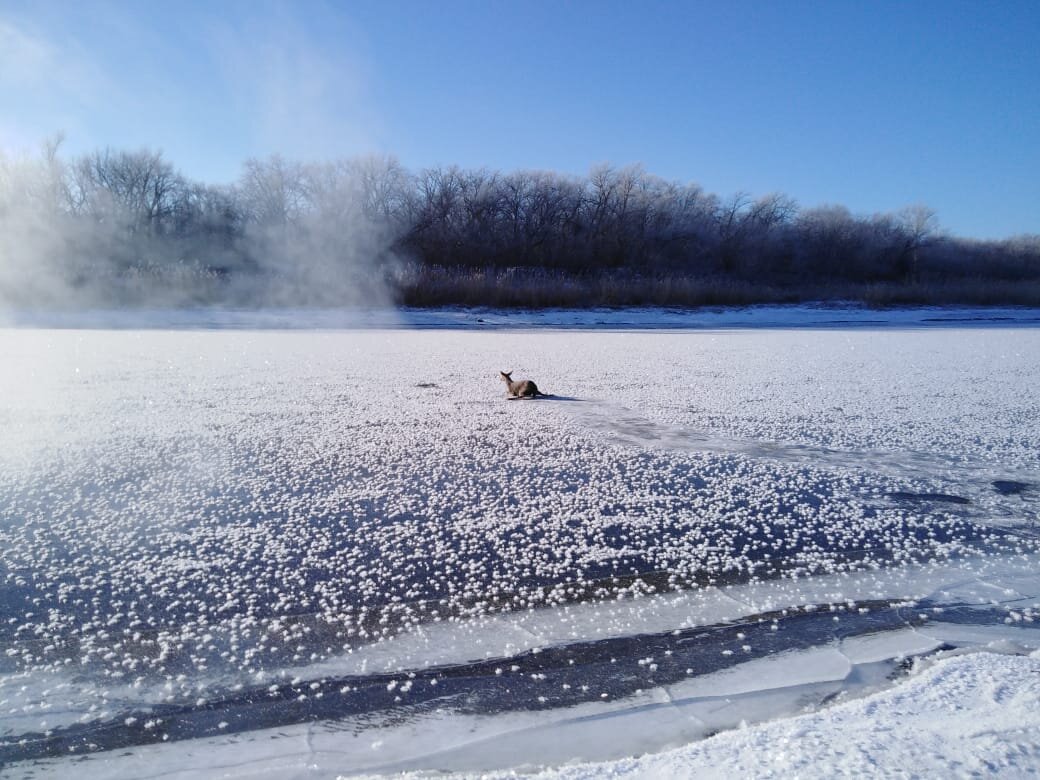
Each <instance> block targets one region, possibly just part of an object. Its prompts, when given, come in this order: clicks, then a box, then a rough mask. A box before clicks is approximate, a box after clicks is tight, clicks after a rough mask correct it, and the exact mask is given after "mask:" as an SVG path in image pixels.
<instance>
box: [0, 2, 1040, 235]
mask: <svg viewBox="0 0 1040 780" xmlns="http://www.w3.org/2000/svg"><path fill="white" fill-rule="evenodd" d="M59 130H61V131H64V132H65V134H66V137H67V140H66V145H65V151H66V153H67V154H78V153H80V152H83V151H87V150H91V149H95V148H99V147H104V146H112V147H116V148H130V149H137V148H141V147H148V148H152V149H161V150H162V151H163V152H164V153H165V155H166V157H167V158H168V159H169V160H170V161H171V162H173V163H174V164H175V165H176V166H177V167H178V168H179V169H180V170H182V171H183V172H184V173H185V174H187V175H189V176H191V177H194V178H198V179H202V180H205V181H209V182H213V183H219V182H227V181H231V180H233V179H234V178H235V177H236V176H237V174H238V171H239V166H240V164H241V162H242V161H243V160H244V159H246V158H248V157H252V156H266V155H267V154H270V153H273V152H280V153H282V154H284V155H285V156H288V157H293V158H300V159H329V158H333V157H340V156H353V155H356V154H366V153H371V152H380V153H389V154H393V155H396V156H397V157H398V158H399V159H400V160H401V162H402V163H403V164H404V165H406V166H407V167H409V168H411V169H418V168H422V167H425V166H430V165H435V164H453V163H454V164H459V165H461V166H464V167H482V166H483V167H488V168H492V169H499V170H513V169H517V168H532V169H551V170H557V171H562V172H569V173H585V172H587V171H588V169H589V168H590V167H591V166H592V165H595V164H598V163H603V162H610V163H614V164H617V165H624V164H628V163H642V164H643V165H644V166H645V168H646V169H647V170H648V171H650V172H652V173H656V174H658V175H660V176H662V177H664V178H666V179H673V180H680V181H684V182H685V181H694V182H697V183H699V184H700V185H701V186H702V187H704V189H706V190H708V191H709V192H715V193H718V194H720V195H723V196H727V195H731V194H733V193H736V192H738V191H746V192H749V193H751V194H753V195H762V194H766V193H768V192H774V191H779V192H784V193H786V194H788V195H790V196H792V197H794V198H795V199H796V200H797V201H798V202H799V204H800V205H802V206H804V207H811V206H816V205H820V204H824V203H840V204H844V205H846V206H848V207H849V208H850V209H851V210H852V211H853V212H855V213H862V214H870V213H874V212H877V211H892V210H896V209H898V208H900V207H902V206H905V205H909V204H915V203H925V204H927V205H929V206H931V207H932V208H934V209H935V210H936V211H937V212H938V213H939V220H940V223H941V225H942V226H943V227H944V228H946V229H948V230H950V231H951V232H953V233H956V234H959V235H964V236H974V237H980V238H993V237H998V238H999V237H1004V236H1007V235H1011V234H1016V233H1026V232H1029V233H1040V0H1025V1H1024V2H1014V1H1013V0H972V1H971V2H960V1H959V0H942V1H940V2H931V1H929V0H916V1H915V0H905V1H904V2H878V1H877V0H870V1H869V2H868V1H867V0H864V1H863V2H846V1H845V0H826V1H822V2H793V1H790V2H789V1H786V0H776V1H775V2H766V1H765V0H762V1H761V2H736V1H735V2H724V1H723V0H719V1H718V2H635V0H623V1H621V2H592V1H591V0H589V1H587V2H570V3H567V2H562V1H554V2H550V1H549V0H542V1H539V0H524V1H516V0H514V1H513V2H489V1H487V0H485V1H484V2H477V1H476V0H474V1H473V2H444V0H440V1H439V2H392V1H391V0H371V1H370V0H354V1H353V2H305V1H302V0H301V1H298V2H285V3H267V2H252V1H250V2H216V1H210V2H194V1H193V0H181V1H180V2H177V3H165V4H161V3H157V2H156V3H153V2H129V1H127V2H119V3H103V2H89V0H88V1H84V2H70V1H66V2H60V3H58V2H47V0H24V1H23V0H0V149H3V150H5V151H6V152H7V153H11V152H15V151H18V150H33V149H35V148H37V146H38V144H39V142H40V141H42V140H43V139H44V138H46V137H48V136H51V135H53V134H54V133H55V132H56V131H59Z"/></svg>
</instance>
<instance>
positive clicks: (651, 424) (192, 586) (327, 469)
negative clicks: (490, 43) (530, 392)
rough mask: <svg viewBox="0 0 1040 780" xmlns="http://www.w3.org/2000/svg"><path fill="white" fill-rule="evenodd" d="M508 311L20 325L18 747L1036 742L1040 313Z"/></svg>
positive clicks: (129, 770)
mask: <svg viewBox="0 0 1040 780" xmlns="http://www.w3.org/2000/svg"><path fill="white" fill-rule="evenodd" d="M926 313H927V312H926ZM932 314H935V313H934V312H932ZM789 315H790V313H788V314H787V315H785V316H787V319H785V320H783V322H784V323H786V324H790V323H791V318H790V316H789ZM413 316H414V315H413ZM511 316H512V315H510V314H507V313H501V312H476V313H474V312H461V311H460V312H447V313H442V314H441V315H440V317H441V319H440V320H437V317H436V316H435V315H429V320H430V321H429V322H418V323H415V322H413V323H406V324H411V325H419V326H420V327H419V328H418V329H414V328H409V327H400V325H401V323H400V322H398V323H387V322H382V321H376V322H368V323H361V324H362V325H364V327H360V328H356V329H336V327H337V323H336V322H335V321H318V322H316V323H314V324H316V325H317V326H318V327H321V328H323V329H322V330H313V329H311V330H305V329H298V330H288V331H287V330H281V329H278V325H279V323H280V320H279V319H278V317H277V316H274V315H271V317H272V318H271V319H268V320H266V321H264V322H260V323H256V322H251V323H250V322H248V321H247V322H243V321H239V320H235V319H234V318H231V319H230V320H226V319H221V318H216V319H217V320H219V321H214V317H213V316H209V315H207V316H206V317H203V318H202V320H201V324H202V325H203V326H204V327H201V328H197V329H196V328H186V326H187V325H189V324H190V323H189V322H185V321H178V322H174V323H169V322H165V321H163V320H161V318H160V320H159V321H158V322H155V321H153V322H151V323H150V324H151V325H152V326H153V327H149V328H147V329H141V328H140V327H139V326H140V325H141V324H142V323H127V322H123V323H122V326H121V327H120V328H118V329H114V330H112V329H89V328H77V327H72V325H73V324H75V323H72V322H61V323H53V322H52V323H51V324H60V325H61V326H62V327H61V328H60V329H47V328H40V327H32V328H12V329H7V330H0V360H3V363H4V365H5V371H4V372H3V373H0V399H2V403H0V430H2V431H3V440H4V446H3V447H2V448H0V577H2V579H0V650H3V654H2V655H0V764H3V763H5V762H7V763H8V766H11V765H12V764H11V763H10V762H16V763H15V764H13V766H16V767H19V768H20V769H22V770H26V769H27V768H28V766H29V762H33V764H34V768H33V771H34V772H36V773H37V776H47V773H52V774H55V775H58V776H60V775H61V774H63V773H65V772H67V771H68V768H69V764H68V763H67V762H68V761H70V760H77V758H81V757H82V756H83V755H87V756H89V758H88V759H87V760H86V761H82V762H81V763H77V764H76V767H77V769H76V771H77V772H78V773H84V774H86V775H91V774H93V776H99V777H101V776H104V777H139V776H147V775H150V774H155V773H157V772H158V771H159V769H158V768H159V767H160V766H161V767H163V768H164V769H163V771H169V770H170V768H171V767H172V769H173V770H174V771H183V772H185V773H188V774H190V773H191V772H192V771H203V770H204V769H205V768H207V767H212V766H215V765H218V764H219V765H221V766H225V767H228V769H227V772H228V774H229V775H234V776H241V777H247V776H254V775H256V776H259V775H261V774H264V773H269V772H274V773H275V774H279V773H281V774H285V773H290V772H297V773H300V774H308V776H324V775H328V776H335V775H336V774H340V773H359V772H389V771H400V770H440V769H448V770H456V771H485V770H510V769H513V768H516V767H528V768H537V767H545V766H549V767H553V769H551V770H547V771H551V772H555V773H565V775H566V776H571V775H573V776H598V775H602V774H604V773H616V774H618V775H619V776H620V775H626V774H636V775H645V776H660V775H661V773H667V772H668V771H672V772H673V773H676V774H687V773H688V772H689V767H692V766H703V767H705V768H706V769H707V770H711V771H715V772H717V773H718V774H726V773H729V772H731V771H752V772H755V773H756V774H763V773H767V772H769V771H773V772H776V773H777V774H778V775H779V774H789V773H791V772H796V773H810V774H812V773H814V771H815V770H819V771H818V772H816V773H818V774H826V773H827V772H826V771H825V768H826V767H827V766H832V767H834V768H835V771H838V772H840V771H848V772H858V771H861V769H862V767H865V766H868V763H869V761H871V760H874V761H882V762H883V761H889V762H896V761H897V760H899V756H900V755H906V756H909V755H911V754H913V755H916V752H915V749H914V747H913V745H912V744H911V743H913V741H914V740H915V739H917V740H918V741H919V742H920V745H921V747H920V752H921V754H922V755H924V756H930V755H932V753H929V752H928V751H933V752H934V753H935V756H933V758H934V762H935V763H933V764H927V763H925V764H923V765H921V766H923V767H924V770H925V771H926V772H927V771H928V769H929V767H931V768H932V769H934V770H935V771H936V772H938V771H940V770H952V771H955V772H967V773H970V772H973V771H986V767H990V768H1006V767H1008V766H1012V767H1018V768H1020V769H1026V768H1032V769H1033V770H1040V759H1038V749H1040V748H1038V744H1040V742H1038V740H1037V733H1038V732H1037V729H1038V724H1037V723H1036V722H1034V720H1031V718H1032V717H1033V716H1032V715H1030V714H1029V713H1027V712H1025V710H1028V709H1029V707H1027V706H1025V705H1026V704H1027V703H1029V701H1030V698H1029V697H1030V695H1031V696H1032V699H1031V701H1032V702H1033V703H1034V704H1035V701H1036V683H1035V682H1034V681H1033V680H1032V678H1033V677H1035V676H1036V674H1035V672H1036V671H1037V663H1038V661H1037V658H1036V656H1035V653H1034V651H1035V650H1036V648H1038V647H1040V633H1038V632H1037V630H1036V629H1037V627H1040V620H1038V618H1040V574H1038V573H1037V572H1040V568H1038V563H1040V542H1038V533H1037V512H1038V508H1040V498H1038V496H1040V401H1038V400H1037V399H1038V398H1040V396H1038V395H1037V393H1036V392H1035V388H1036V387H1037V386H1038V379H1040V365H1038V361H1037V359H1036V356H1037V355H1040V329H1037V328H1035V327H1034V326H1033V325H1032V323H1033V322H1035V321H1036V319H1037V316H1036V312H1030V311H1022V310H1019V311H1017V312H1012V313H1011V314H1009V315H1008V316H1009V317H1013V318H1014V319H1011V320H1004V319H1001V320H998V321H993V320H990V321H988V322H987V321H985V320H982V319H979V318H978V314H977V313H971V312H956V311H942V312H940V313H939V314H938V316H930V317H924V316H923V315H922V314H921V313H920V312H919V313H918V314H917V318H918V320H917V321H915V322H907V321H906V320H905V318H901V317H902V315H900V316H895V317H893V318H892V319H891V321H888V322H884V323H871V322H859V323H858V324H857V323H853V324H852V325H850V324H849V323H844V324H843V323H841V322H838V321H837V319H836V318H837V317H838V315H836V314H833V313H828V315H827V319H826V321H823V322H821V321H819V319H817V320H812V319H811V317H812V316H816V317H817V318H818V317H819V312H816V313H815V314H812V313H810V315H806V316H808V317H810V319H809V320H808V321H807V322H805V323H804V324H808V325H810V326H811V327H807V328H789V327H788V328H774V327H756V328H747V327H741V326H742V325H747V324H761V320H762V318H763V317H765V315H762V314H759V315H755V316H758V317H759V321H758V322H757V323H756V322H753V323H747V322H743V323H742V322H741V321H739V319H738V320H736V321H730V322H728V323H726V322H718V323H714V324H712V323H711V322H707V323H695V324H692V325H691V324H690V323H689V322H687V323H685V324H676V323H673V322H670V321H669V322H661V321H655V320H654V318H653V317H652V316H651V315H650V314H645V316H643V318H642V319H641V320H639V323H637V324H632V323H628V322H627V321H624V320H622V321H618V320H616V319H615V320H614V321H613V322H605V323H598V324H599V327H598V328H597V327H588V326H589V325H590V323H589V321H588V320H587V319H585V320H583V319H581V317H578V316H577V315H575V317H574V320H573V321H570V320H563V321H561V322H558V323H557V324H562V325H565V326H566V327H565V328H563V329H554V328H552V327H550V326H551V325H552V324H553V323H552V321H551V320H550V321H548V322H537V321H532V316H531V315H527V316H526V317H525V316H523V315H518V316H517V317H514V318H513V319H510V317H511ZM583 316H585V317H586V318H587V317H588V316H589V315H583ZM596 316H603V317H606V316H607V315H606V314H603V315H596ZM626 316H629V317H635V318H636V319H639V316H637V315H626ZM656 316H657V318H658V320H660V319H661V318H662V317H664V319H665V320H667V318H668V316H671V315H667V316H666V315H662V314H660V313H658V314H657V315H656ZM749 316H750V315H749ZM855 316H860V315H858V314H857V315H855ZM873 316H875V317H876V316H883V315H877V313H873ZM98 318H99V319H98V322H97V323H96V324H101V320H102V319H104V318H103V317H101V315H98ZM852 318H853V319H854V318H855V317H852ZM117 319H118V318H117ZM404 319H405V320H407V316H405V318H404ZM937 319H938V320H942V321H941V322H937ZM319 320H321V318H319ZM478 320H479V321H480V322H478ZM922 320H927V321H928V322H923V321H922ZM966 321H970V322H969V324H968V325H967V326H964V327H962V326H961V325H965V323H966ZM765 322H766V324H777V323H776V322H771V321H769V320H768V319H766V320H765ZM647 323H650V325H648V324H647ZM655 323H656V324H657V325H662V326H664V327H665V328H667V329H666V330H656V329H653V328H652V327H651V325H653V324H655ZM958 323H960V324H958ZM35 324H37V325H38V324H39V323H35ZM105 324H107V325H111V324H112V323H111V322H108V323H105ZM163 324H166V325H171V324H172V325H175V326H176V327H177V329H172V330H171V329H168V328H163V327H154V326H155V325H163ZM243 324H246V325H249V326H250V329H244V328H242V327H241V326H242V325H243ZM339 324H342V323H339ZM353 324H355V325H356V324H357V323H353ZM391 324H392V325H393V327H383V326H385V325H391ZM511 324H512V325H517V324H519V325H520V326H521V327H519V328H517V327H510V325H511ZM591 324H592V325H596V324H597V322H593V323H591ZM484 326H488V327H484ZM629 326H631V327H629ZM257 327H260V328H261V329H255V328H257ZM499 370H507V371H508V370H514V371H515V372H516V373H515V376H517V377H520V376H521V375H524V376H529V377H530V378H533V379H535V380H536V381H537V382H538V385H539V387H541V388H542V389H543V390H544V391H546V392H549V393H551V394H552V397H551V398H547V399H539V400H536V401H515V402H509V401H506V400H505V397H504V386H503V385H502V384H501V383H500V382H499V381H498V379H497V375H498V371H499ZM969 651H970V652H969ZM998 651H999V652H998ZM1030 653H1034V654H1033V655H1032V656H1031V655H1030ZM915 659H916V660H915ZM1016 675H1017V676H1018V678H1019V683H1020V684H1019V687H1018V688H1017V689H1015V690H1013V691H1012V692H1011V693H1008V694H1007V695H1003V694H1001V695H1002V696H1003V698H1001V699H1000V702H1001V703H1000V706H1001V707H1003V708H1004V710H1000V711H1001V712H1004V711H1005V710H1007V708H1011V710H1013V711H1018V710H1021V711H1022V712H1020V713H1019V715H1021V717H1019V718H1018V720H1017V721H1016V720H1015V718H1014V716H1013V715H1008V716H1007V717H1006V718H1005V717H1004V716H1003V715H999V714H998V712H997V710H998V709H1000V708H999V707H997V706H996V705H993V704H992V703H991V701H990V699H988V698H986V697H987V696H989V693H988V692H989V691H991V690H993V691H995V690H998V689H1000V690H1003V689H1002V688H1000V686H1007V685H1012V684H1011V683H1009V680H1011V679H1013V678H1015V676H1016ZM987 686H989V687H987ZM1009 690H1010V689H1009ZM994 695H995V694H994ZM929 697H932V698H929ZM944 697H945V698H944ZM941 702H947V704H941ZM928 706H935V707H939V708H940V709H942V711H943V712H944V713H946V714H945V715H943V716H942V717H943V718H945V717H947V715H948V716H949V719H950V725H949V728H950V729H953V730H956V729H965V730H967V729H969V728H973V727H975V726H977V727H978V734H979V735H981V736H978V738H974V737H973V738H971V739H968V738H967V737H965V738H964V739H962V740H961V742H960V743H959V744H958V747H957V750H956V751H954V752H953V753H951V754H950V755H949V756H947V757H946V758H944V759H942V761H946V763H942V762H941V761H940V759H939V758H938V757H937V756H938V752H937V751H939V747H938V743H935V744H932V743H930V742H928V740H929V739H932V737H933V736H935V735H940V734H941V733H942V728H943V727H942V726H941V724H937V725H934V727H933V726H932V725H930V723H929V721H928V718H927V717H926V708H927V707H928ZM914 707H918V709H916V710H915V709H914ZM958 707H959V708H961V709H957V708H958ZM943 708H945V709H943ZM1034 709H1035V708H1034ZM962 711H963V714H962ZM799 712H804V714H801V715H797V713H799ZM971 713H974V714H971ZM776 718H780V720H775V719H776ZM1016 722H1017V723H1019V724H1020V727H1019V726H1015V727H1014V728H1013V726H1014V724H1015V723H1016ZM756 724H758V725H756ZM834 724H838V725H834ZM986 724H989V725H988V726H987V725H986ZM987 728H988V729H989V731H986V729H987ZM1015 728H1018V731H1015V730H1014V729H1015ZM929 729H931V731H929ZM1012 732H1014V733H1012ZM957 733H961V732H957ZM964 733H967V732H966V731H965V732H964ZM973 733H974V732H973ZM713 734H714V736H710V735H713ZM796 734H801V735H803V736H802V737H800V738H798V739H796V738H795V737H794V736H792V735H796ZM885 735H887V737H886V736H885ZM930 735H931V736H930ZM987 735H988V736H987ZM707 737H710V738H707ZM935 738H936V739H938V737H937V736H936V737H935ZM885 739H889V740H890V744H892V745H894V746H895V747H893V748H892V749H891V750H889V749H887V748H882V747H880V746H881V745H882V742H883V741H884V740H885ZM783 740H787V741H786V742H784V741H783ZM842 740H844V742H842ZM901 740H902V741H901ZM1001 740H1003V742H1001ZM839 742H841V744H839ZM781 744H782V745H784V747H782V748H781V747H777V746H778V745H781ZM1000 744H1004V745H1005V746H1007V749H1006V750H1004V752H1001V750H1000V749H998V748H999V745H1000ZM676 746H680V747H678V748H677V749H678V752H671V753H670V752H661V751H667V749H669V748H676ZM116 748H119V749H118V750H116ZM727 751H731V752H729V753H728V752H727ZM748 751H760V752H762V753H763V755H762V756H760V757H757V758H754V759H752V758H749V757H747V756H746V755H744V753H746V752H748ZM814 751H816V752H815V753H814ZM900 751H903V753H900ZM880 753H884V755H880ZM641 754H646V755H643V757H642V758H626V756H628V757H631V756H635V755H641ZM59 756H70V758H59ZM784 756H786V758H783V757H784ZM814 756H815V758H814ZM918 758H919V760H923V761H926V762H927V761H928V760H932V759H928V758H920V757H918ZM604 759H613V760H614V761H615V762H614V763H612V764H607V765H604V764H576V763H574V762H594V761H601V760H604ZM785 761H786V763H784V762H785ZM827 761H831V762H832V763H831V764H827V763H826V762H827ZM799 762H802V763H799ZM987 762H988V763H987ZM1001 762H1005V763H1001ZM562 765H566V766H565V767H563V766H562ZM878 766H880V767H881V768H882V770H883V769H884V768H885V767H889V768H891V767H895V766H896V764H895V763H889V764H878Z"/></svg>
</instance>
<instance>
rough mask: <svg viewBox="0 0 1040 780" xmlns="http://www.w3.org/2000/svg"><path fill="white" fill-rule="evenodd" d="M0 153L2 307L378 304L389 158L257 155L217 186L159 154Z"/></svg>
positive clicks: (388, 261) (387, 257)
mask: <svg viewBox="0 0 1040 780" xmlns="http://www.w3.org/2000/svg"><path fill="white" fill-rule="evenodd" d="M58 143H59V142H57V141H56V142H52V143H50V144H48V145H47V147H46V148H45V150H44V153H43V155H41V156H40V157H39V158H35V159H34V158H28V157H23V158H7V157H3V156H0V309H8V310H10V309H59V310H60V309H83V308H122V307H155V308H168V307H184V306H188V307H191V306H226V307H248V308H264V307H299V308H322V307H338V308H343V307H348V308H349V307H360V306H364V307H381V306H387V305H389V304H390V303H391V298H390V294H389V290H388V287H387V283H386V281H387V278H388V275H389V274H391V273H392V272H393V269H394V267H395V263H396V257H395V255H394V252H393V251H392V244H393V242H394V239H395V233H394V229H393V225H392V224H391V219H390V217H391V216H392V215H391V214H389V213H388V212H387V209H385V208H383V209H382V213H377V211H376V210H377V209H378V208H379V204H376V203H374V202H373V201H372V193H371V192H370V191H369V190H367V189H366V186H369V185H371V184H372V183H373V182H374V181H376V180H377V179H378V177H379V176H381V175H385V174H386V173H387V172H390V173H392V172H393V171H394V170H395V169H396V163H394V162H393V161H389V160H377V159H368V160H354V161H341V162H336V163H328V164H322V165H303V164H300V163H288V162H285V161H283V160H282V159H281V158H279V157H272V158H270V159H269V160H266V161H256V160H251V161H249V162H247V163H246V164H245V166H244V170H243V175H242V177H241V179H240V180H239V182H237V183H236V184H235V185H233V186H231V187H209V186H207V185H201V184H198V183H194V182H190V181H187V180H186V179H184V178H183V177H182V176H181V175H180V174H178V173H177V172H176V171H175V170H174V168H173V166H172V165H170V164H169V163H168V162H166V161H165V160H164V159H163V157H162V155H161V154H160V153H155V152H149V151H139V152H133V153H129V152H114V151H111V150H105V151H103V152H97V153H95V154H92V155H88V156H85V157H82V158H80V159H77V160H75V161H72V162H66V161H64V160H62V159H61V158H60V157H58V155H57V146H58Z"/></svg>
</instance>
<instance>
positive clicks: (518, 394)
mask: <svg viewBox="0 0 1040 780" xmlns="http://www.w3.org/2000/svg"><path fill="white" fill-rule="evenodd" d="M498 373H499V376H501V377H502V381H503V382H505V383H506V398H508V399H509V400H511V401H512V400H516V399H517V398H537V397H538V396H540V395H543V396H544V395H545V393H543V392H542V391H541V390H539V389H538V385H536V384H535V383H534V382H532V381H531V380H530V379H519V380H517V381H516V382H514V381H513V377H512V373H513V372H512V371H509V372H505V371H499V372H498Z"/></svg>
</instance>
